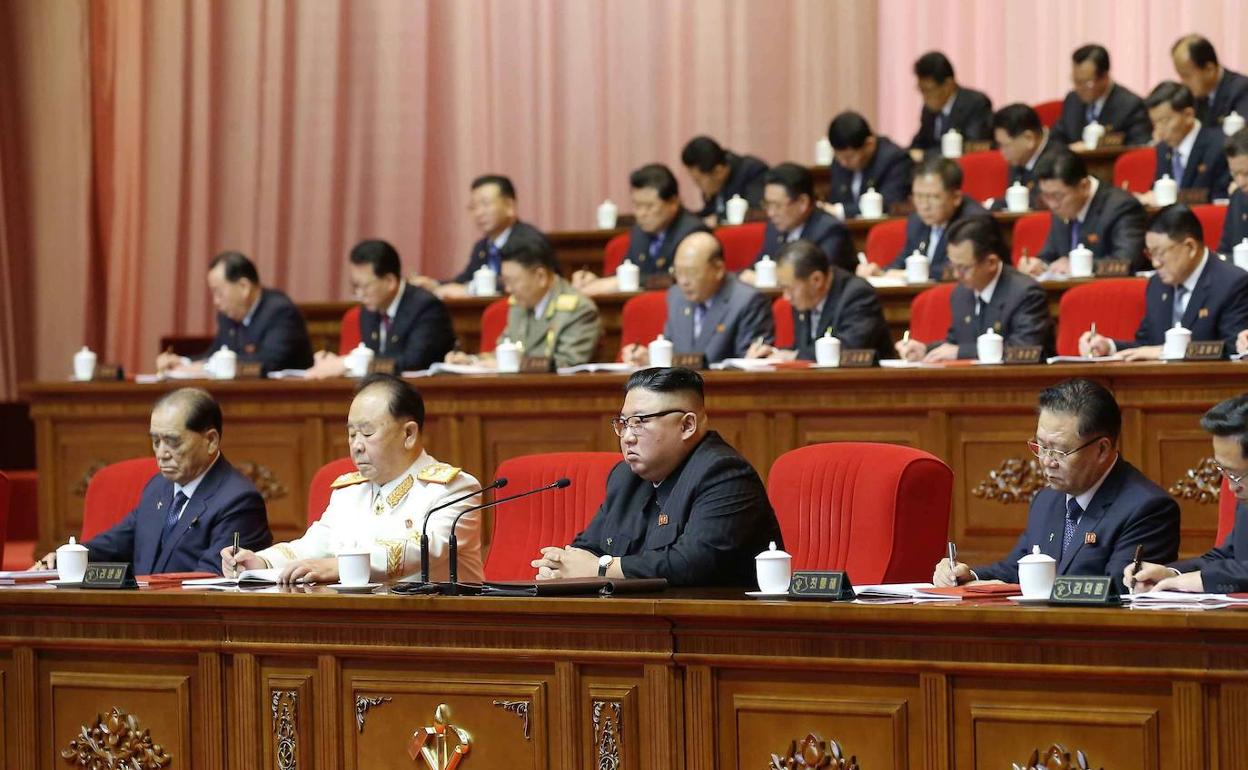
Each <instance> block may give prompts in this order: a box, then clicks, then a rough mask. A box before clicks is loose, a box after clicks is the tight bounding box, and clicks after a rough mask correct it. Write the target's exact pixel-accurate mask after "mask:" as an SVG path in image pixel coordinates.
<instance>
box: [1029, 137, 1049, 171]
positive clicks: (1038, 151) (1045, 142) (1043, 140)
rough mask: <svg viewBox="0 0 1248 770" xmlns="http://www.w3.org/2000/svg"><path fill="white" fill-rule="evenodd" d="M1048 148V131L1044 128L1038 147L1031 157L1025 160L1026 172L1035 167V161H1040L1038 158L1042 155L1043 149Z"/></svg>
mask: <svg viewBox="0 0 1248 770" xmlns="http://www.w3.org/2000/svg"><path fill="white" fill-rule="evenodd" d="M1048 146H1049V129H1047V128H1046V129H1044V134H1043V135H1042V136H1041V137H1040V146H1039V147H1037V148H1036V151H1035V152H1033V153H1032V154H1031V157H1030V158H1028V159H1027V165H1026V168H1027V170H1028V171H1031V170H1033V169H1034V168H1035V167H1036V161H1038V160H1040V156H1041V155H1043V154H1044V148H1045V147H1048Z"/></svg>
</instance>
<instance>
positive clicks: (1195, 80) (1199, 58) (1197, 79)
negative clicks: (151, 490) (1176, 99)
mask: <svg viewBox="0 0 1248 770" xmlns="http://www.w3.org/2000/svg"><path fill="white" fill-rule="evenodd" d="M1170 56H1171V58H1173V60H1174V71H1175V73H1176V74H1178V76H1179V80H1181V81H1183V85H1185V86H1187V87H1188V88H1189V89H1190V90H1191V92H1192V95H1193V96H1194V97H1196V117H1197V118H1199V119H1200V122H1202V123H1204V124H1206V125H1209V126H1212V127H1214V128H1218V127H1220V126H1221V125H1222V121H1223V120H1224V119H1225V118H1226V116H1227V115H1229V114H1230V113H1231V112H1232V111H1234V112H1238V113H1239V114H1240V115H1241V116H1242V117H1245V118H1248V77H1244V76H1243V75H1241V74H1239V73H1238V72H1233V71H1231V70H1228V69H1227V68H1226V67H1223V66H1222V65H1221V64H1220V63H1219V62H1218V52H1217V51H1215V50H1214V48H1213V43H1210V42H1209V41H1208V40H1207V39H1206V38H1204V37H1201V36H1200V35H1185V36H1183V37H1181V38H1179V39H1178V40H1177V41H1176V42H1175V44H1174V46H1173V47H1171V49H1170Z"/></svg>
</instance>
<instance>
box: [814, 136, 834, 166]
mask: <svg viewBox="0 0 1248 770" xmlns="http://www.w3.org/2000/svg"><path fill="white" fill-rule="evenodd" d="M834 158H835V153H834V152H833V150H832V142H830V141H829V140H828V137H826V136H821V137H819V141H817V142H815V165H816V166H831V165H832V161H833V159H834Z"/></svg>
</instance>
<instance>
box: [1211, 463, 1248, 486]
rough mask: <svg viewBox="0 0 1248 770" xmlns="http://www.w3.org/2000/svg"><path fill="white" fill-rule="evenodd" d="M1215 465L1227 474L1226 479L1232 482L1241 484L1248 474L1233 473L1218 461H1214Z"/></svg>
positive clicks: (1222, 472)
mask: <svg viewBox="0 0 1248 770" xmlns="http://www.w3.org/2000/svg"><path fill="white" fill-rule="evenodd" d="M1213 467H1215V468H1217V469H1218V471H1219V472H1221V474H1222V475H1223V476H1226V480H1227V481H1229V482H1231V483H1232V484H1240V483H1242V482H1243V480H1244V477H1245V476H1248V473H1231V472H1230V471H1228V470H1227V469H1226V468H1223V467H1222V466H1221V465H1219V464H1218V463H1214V464H1213Z"/></svg>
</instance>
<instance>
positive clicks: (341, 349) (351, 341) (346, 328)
mask: <svg viewBox="0 0 1248 770" xmlns="http://www.w3.org/2000/svg"><path fill="white" fill-rule="evenodd" d="M361 339H362V335H361V334H360V306H359V305H352V306H351V309H350V310H348V311H347V312H345V313H343V314H342V327H341V328H340V329H339V331H338V355H340V356H345V355H346V354H348V353H350V352H351V351H352V350H353V349H355V348H356V347H357V346H358V345H359V344H360V340H361Z"/></svg>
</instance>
